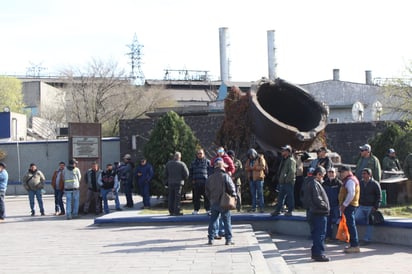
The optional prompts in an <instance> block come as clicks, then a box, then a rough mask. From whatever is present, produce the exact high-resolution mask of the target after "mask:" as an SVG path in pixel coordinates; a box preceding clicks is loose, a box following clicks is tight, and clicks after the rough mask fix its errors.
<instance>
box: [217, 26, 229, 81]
mask: <svg viewBox="0 0 412 274" xmlns="http://www.w3.org/2000/svg"><path fill="white" fill-rule="evenodd" d="M219 42H220V80H221V81H222V82H225V81H229V79H230V75H229V63H230V59H229V54H228V51H229V47H230V43H229V34H228V29H227V28H219Z"/></svg>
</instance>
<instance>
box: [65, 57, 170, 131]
mask: <svg viewBox="0 0 412 274" xmlns="http://www.w3.org/2000/svg"><path fill="white" fill-rule="evenodd" d="M85 71H86V72H83V71H81V70H79V69H68V70H65V71H63V73H62V74H63V77H64V80H65V82H67V83H68V84H67V86H66V88H65V91H66V114H67V117H68V118H67V120H68V121H74V122H90V123H101V124H102V128H103V134H104V135H106V136H107V135H111V136H113V135H117V134H118V130H119V129H118V128H119V120H121V119H136V118H139V117H141V116H143V115H145V114H146V113H147V112H148V111H151V110H153V109H154V108H155V107H156V105H157V104H159V103H160V102H161V100H162V97H161V96H158V93H159V91H156V90H149V89H148V88H146V87H144V86H135V85H133V84H132V83H131V82H130V79H129V78H128V77H127V76H126V73H125V72H124V71H123V70H119V69H118V67H117V64H116V63H114V62H110V61H109V62H104V61H101V60H92V62H91V63H90V64H89V65H88V67H87V69H86V70H85Z"/></svg>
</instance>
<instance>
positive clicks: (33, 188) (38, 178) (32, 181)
mask: <svg viewBox="0 0 412 274" xmlns="http://www.w3.org/2000/svg"><path fill="white" fill-rule="evenodd" d="M44 181H46V178H45V177H44V175H43V172H41V171H40V170H38V169H37V166H36V164H35V163H31V164H30V168H29V170H28V171H27V173H26V174H25V175H24V176H23V185H24V188H25V189H26V190H27V192H28V193H29V202H30V209H31V216H34V215H35V211H34V196H36V199H37V203H38V204H39V208H40V214H41V215H42V216H44V215H45V214H44V207H43V197H42V189H43V188H44Z"/></svg>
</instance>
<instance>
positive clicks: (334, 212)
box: [322, 167, 342, 240]
mask: <svg viewBox="0 0 412 274" xmlns="http://www.w3.org/2000/svg"><path fill="white" fill-rule="evenodd" d="M322 186H323V188H324V189H325V192H326V195H328V200H329V206H330V212H329V216H328V218H327V219H328V222H327V228H326V240H335V235H336V234H335V235H333V231H334V226H335V225H336V223H337V221H338V220H339V217H340V212H339V198H338V197H339V191H340V188H341V186H342V181H341V180H340V179H339V178H338V177H337V175H336V171H335V168H333V167H331V168H329V169H328V170H327V176H326V179H325V180H324V181H323V183H322Z"/></svg>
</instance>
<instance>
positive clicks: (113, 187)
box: [97, 163, 122, 214]
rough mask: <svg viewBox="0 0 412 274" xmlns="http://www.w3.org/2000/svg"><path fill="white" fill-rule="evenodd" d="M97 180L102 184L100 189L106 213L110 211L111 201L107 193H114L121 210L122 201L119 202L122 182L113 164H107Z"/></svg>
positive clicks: (118, 209) (116, 204)
mask: <svg viewBox="0 0 412 274" xmlns="http://www.w3.org/2000/svg"><path fill="white" fill-rule="evenodd" d="M97 182H98V183H99V185H100V191H101V195H102V199H103V211H104V213H105V214H108V213H110V210H109V203H108V201H107V200H108V199H107V195H108V194H109V193H113V196H114V202H115V206H116V210H117V211H121V210H122V209H121V208H120V202H119V189H120V184H119V180H118V177H117V173H116V171H115V170H114V169H113V165H112V164H110V163H109V164H107V165H106V169H105V170H103V171H102V172H101V173H100V177H99V178H98V179H97Z"/></svg>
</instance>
